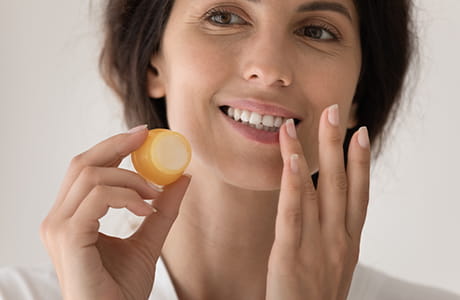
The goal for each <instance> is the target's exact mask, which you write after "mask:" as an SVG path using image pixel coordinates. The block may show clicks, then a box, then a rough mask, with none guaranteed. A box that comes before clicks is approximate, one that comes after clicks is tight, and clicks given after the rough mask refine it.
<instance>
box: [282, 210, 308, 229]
mask: <svg viewBox="0 0 460 300" xmlns="http://www.w3.org/2000/svg"><path fill="white" fill-rule="evenodd" d="M281 217H282V219H283V222H284V223H285V224H287V225H288V226H290V227H299V226H301V225H302V217H303V216H302V212H301V211H300V209H286V210H284V211H283V212H282V213H281Z"/></svg>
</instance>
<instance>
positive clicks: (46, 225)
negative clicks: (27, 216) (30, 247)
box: [40, 217, 53, 244]
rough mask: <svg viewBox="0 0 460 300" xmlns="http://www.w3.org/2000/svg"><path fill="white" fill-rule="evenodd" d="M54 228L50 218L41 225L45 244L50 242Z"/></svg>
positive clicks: (42, 238) (41, 235) (41, 233)
mask: <svg viewBox="0 0 460 300" xmlns="http://www.w3.org/2000/svg"><path fill="white" fill-rule="evenodd" d="M52 228H53V226H52V225H51V221H50V219H49V217H46V218H45V219H44V220H43V221H42V222H41V223H40V238H41V240H42V241H43V242H44V243H45V244H46V243H47V242H48V240H49V235H50V234H51V232H52Z"/></svg>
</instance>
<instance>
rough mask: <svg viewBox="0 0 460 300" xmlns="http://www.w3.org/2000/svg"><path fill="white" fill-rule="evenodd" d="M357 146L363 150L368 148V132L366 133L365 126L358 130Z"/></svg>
mask: <svg viewBox="0 0 460 300" xmlns="http://www.w3.org/2000/svg"><path fill="white" fill-rule="evenodd" d="M358 144H359V145H360V146H361V147H362V148H364V149H367V148H369V146H370V142H369V132H368V131H367V127H366V126H363V127H361V128H359V130H358Z"/></svg>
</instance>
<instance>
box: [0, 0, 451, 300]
mask: <svg viewBox="0 0 460 300" xmlns="http://www.w3.org/2000/svg"><path fill="white" fill-rule="evenodd" d="M96 2H97V1H96ZM416 3H417V20H418V21H417V22H418V27H419V37H420V40H419V43H420V58H419V60H420V63H419V67H418V69H417V71H416V72H415V73H416V74H415V75H416V76H415V77H417V78H418V80H417V86H416V87H415V89H413V90H412V91H410V92H409V93H408V94H409V96H411V98H413V99H412V103H411V105H410V106H406V107H405V109H404V112H403V113H402V114H401V118H399V120H398V122H397V125H396V126H395V130H394V131H393V134H392V135H391V137H390V142H389V144H388V147H387V149H386V151H385V152H384V155H383V156H381V157H380V158H379V160H378V161H377V162H376V164H375V165H374V167H373V171H372V188H371V196H372V199H371V203H370V207H369V213H368V221H367V224H366V227H365V230H364V234H363V246H362V252H361V262H363V263H365V264H368V265H370V266H373V267H376V268H378V269H380V270H383V271H385V272H387V273H389V274H391V275H394V276H397V277H400V278H403V279H407V280H410V281H415V282H419V283H422V284H427V285H434V286H438V287H441V288H445V289H448V290H451V291H454V292H456V293H458V294H460V258H459V254H460V217H459V215H460V197H459V194H460V191H459V186H460V184H459V180H460V176H459V169H460V138H459V137H460V135H459V133H458V131H459V130H460V117H459V111H460V92H459V88H460V85H459V84H460V80H459V76H458V73H459V72H460V58H459V55H460V42H459V38H460V18H458V12H459V11H460V1H458V0H440V1H433V0H419V1H417V2H416ZM99 14H100V12H98V11H97V10H94V9H91V7H90V4H89V1H88V0H85V1H61V0H42V1H30V0H15V1H6V0H1V1H0V38H1V39H0V128H1V132H0V143H1V147H0V240H1V244H0V266H5V265H31V264H36V263H38V262H41V261H43V260H47V259H48V258H47V255H46V251H45V250H44V248H43V247H42V245H41V242H40V239H39V234H38V230H39V224H40V221H41V220H42V219H43V218H44V217H45V216H46V214H47V211H48V210H49V208H50V207H51V205H52V203H53V202H54V197H55V195H56V193H57V190H58V187H59V185H60V182H61V179H62V177H63V175H64V173H65V170H66V168H67V164H68V162H69V161H70V159H71V158H72V157H73V156H74V155H76V154H78V153H80V152H82V151H84V150H86V149H87V148H89V147H90V146H92V145H93V144H95V143H97V142H99V141H100V140H102V139H104V138H106V137H108V136H110V135H113V134H116V133H118V132H121V131H124V130H125V128H124V125H123V121H122V114H121V111H120V106H119V104H118V103H117V101H116V100H115V98H114V96H113V95H112V93H111V92H110V91H109V89H108V88H107V87H105V86H104V84H103V83H102V80H101V79H100V77H99V74H98V71H97V59H98V53H99V47H100V40H99V38H100V35H99V28H98V26H97V25H98V22H99V18H100V16H99Z"/></svg>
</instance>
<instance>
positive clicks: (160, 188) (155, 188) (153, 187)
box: [147, 181, 164, 193]
mask: <svg viewBox="0 0 460 300" xmlns="http://www.w3.org/2000/svg"><path fill="white" fill-rule="evenodd" d="M147 184H148V185H149V186H150V187H151V188H152V189H154V190H155V191H157V192H159V193H162V192H163V191H164V190H163V187H162V186H161V185H158V184H155V183H153V182H150V181H147Z"/></svg>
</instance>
